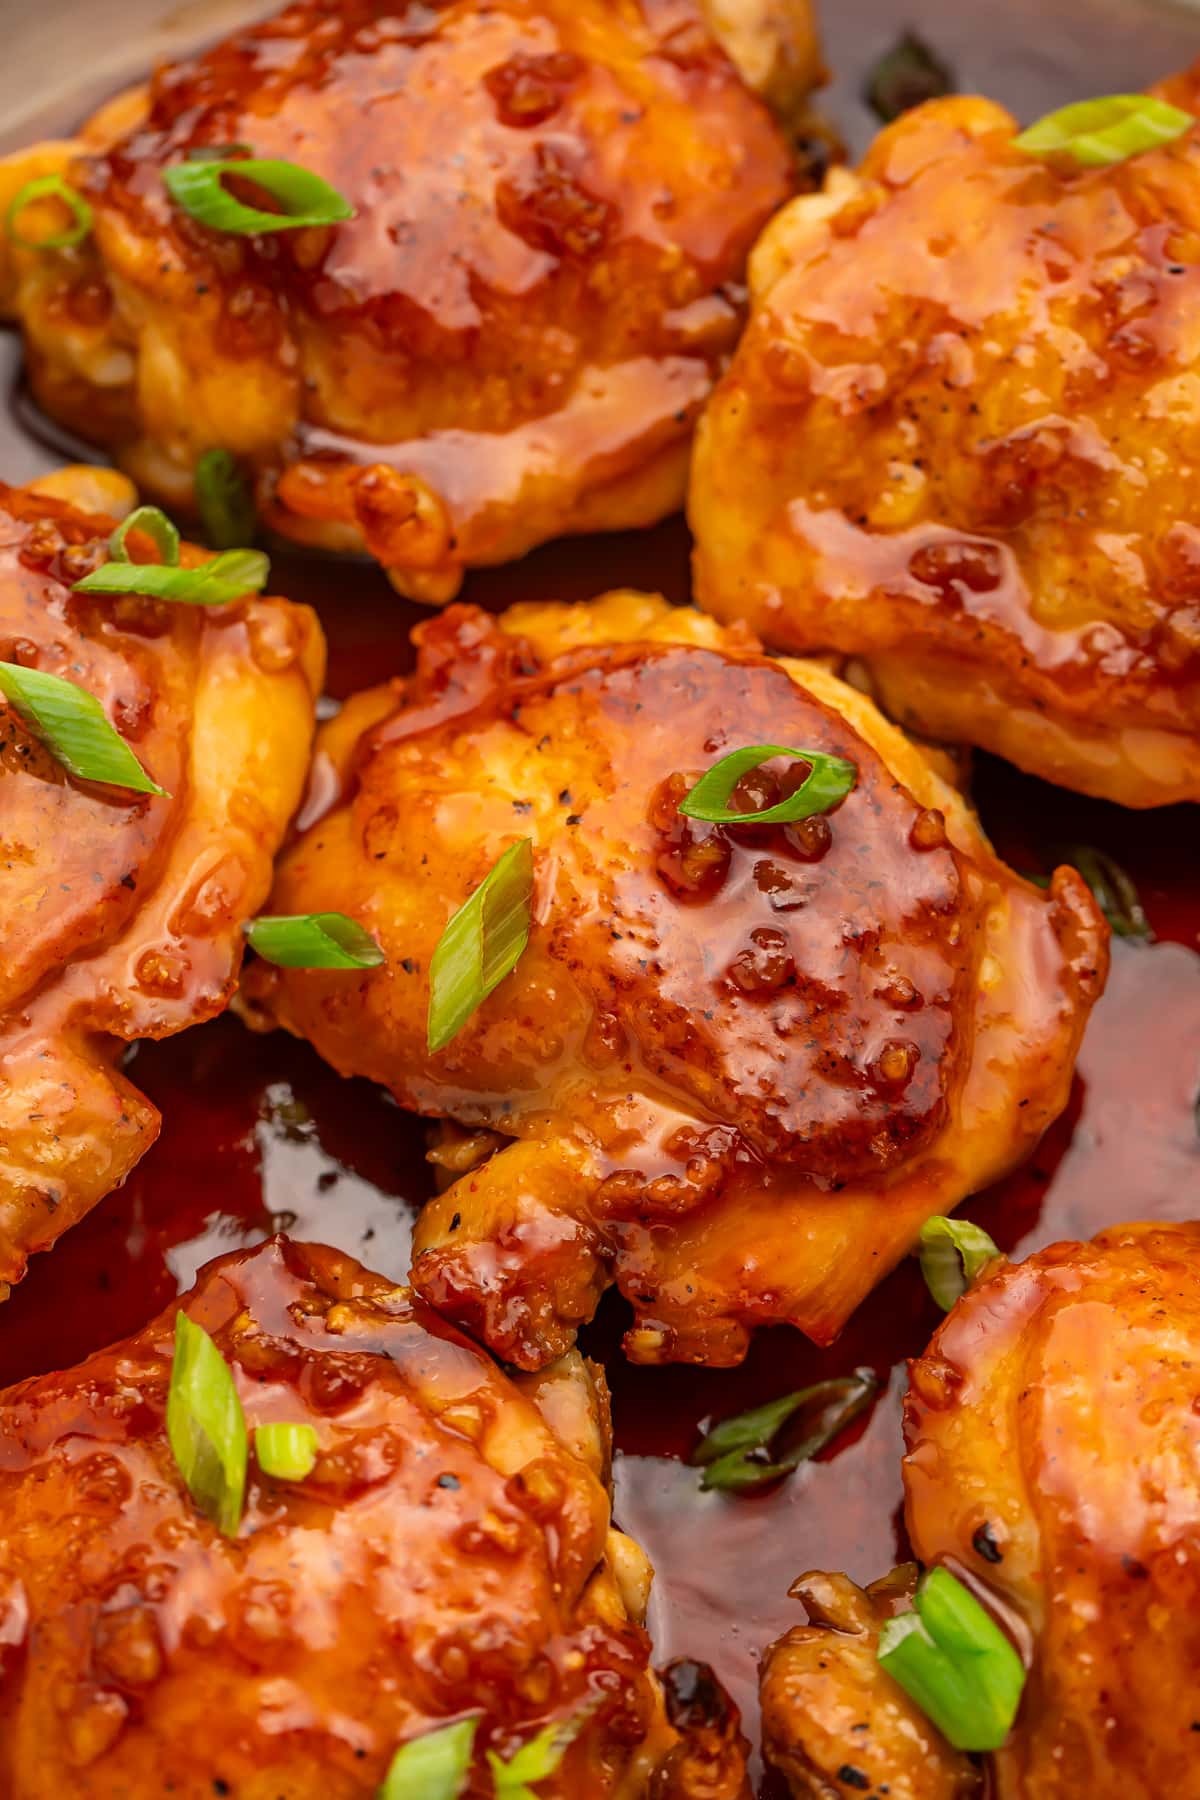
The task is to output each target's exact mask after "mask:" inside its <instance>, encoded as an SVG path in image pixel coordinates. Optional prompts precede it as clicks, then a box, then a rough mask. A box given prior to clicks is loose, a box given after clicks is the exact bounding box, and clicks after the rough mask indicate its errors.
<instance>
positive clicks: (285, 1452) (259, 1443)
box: [254, 1424, 317, 1481]
mask: <svg viewBox="0 0 1200 1800" xmlns="http://www.w3.org/2000/svg"><path fill="white" fill-rule="evenodd" d="M254 1454H255V1457H256V1458H257V1460H258V1466H259V1468H260V1469H261V1470H262V1472H263V1474H264V1475H272V1476H274V1478H275V1479H276V1480H277V1481H303V1480H304V1479H305V1477H306V1476H309V1475H311V1474H312V1472H313V1470H314V1469H315V1468H316V1466H317V1434H316V1432H315V1431H314V1430H313V1428H312V1426H311V1425H282V1424H272V1425H257V1426H255V1429H254Z"/></svg>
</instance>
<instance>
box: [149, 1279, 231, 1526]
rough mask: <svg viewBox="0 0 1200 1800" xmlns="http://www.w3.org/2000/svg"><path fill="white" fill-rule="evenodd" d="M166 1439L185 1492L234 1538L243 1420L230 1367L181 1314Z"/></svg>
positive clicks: (199, 1328)
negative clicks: (185, 1485) (185, 1484)
mask: <svg viewBox="0 0 1200 1800" xmlns="http://www.w3.org/2000/svg"><path fill="white" fill-rule="evenodd" d="M167 1438H168V1440H169V1442H170V1445H171V1454H172V1455H173V1456H174V1458H175V1462H176V1465H177V1467H178V1469H179V1473H180V1474H181V1475H182V1476H183V1479H184V1480H185V1481H186V1483H187V1486H188V1491H189V1493H190V1494H191V1496H192V1499H193V1500H194V1501H195V1502H196V1505H197V1506H198V1507H199V1508H200V1510H201V1512H203V1513H206V1514H207V1516H208V1517H209V1518H210V1519H212V1520H213V1522H214V1524H215V1525H216V1527H217V1529H218V1531H220V1532H222V1533H223V1534H224V1535H225V1536H226V1537H236V1536H237V1529H238V1526H239V1524H240V1523H241V1518H242V1505H243V1502H244V1500H245V1495H246V1463H247V1459H248V1456H249V1445H248V1442H247V1436H246V1417H245V1414H244V1413H243V1411H242V1403H241V1401H240V1400H239V1399H238V1391H237V1388H236V1387H235V1385H234V1380H233V1374H232V1372H231V1370H230V1368H229V1364H228V1363H227V1362H226V1361H225V1358H224V1357H223V1356H222V1355H221V1352H220V1351H219V1350H218V1349H217V1346H216V1345H215V1344H214V1343H213V1341H212V1339H211V1338H210V1337H209V1335H208V1333H207V1331H205V1330H204V1328H203V1327H202V1326H200V1325H197V1324H195V1323H194V1322H193V1321H192V1320H191V1319H189V1318H188V1316H187V1314H186V1313H184V1312H179V1313H176V1315H175V1360H174V1362H173V1363H172V1366H171V1386H170V1388H169V1390H168V1393H167Z"/></svg>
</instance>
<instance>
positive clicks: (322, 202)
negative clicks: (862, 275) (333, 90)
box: [163, 156, 354, 237]
mask: <svg viewBox="0 0 1200 1800" xmlns="http://www.w3.org/2000/svg"><path fill="white" fill-rule="evenodd" d="M227 175H236V176H240V177H242V178H244V179H245V180H246V181H250V182H253V184H254V186H255V187H258V188H262V189H263V190H264V191H265V192H266V193H268V194H270V195H271V196H272V198H273V199H275V200H278V201H279V204H280V206H281V207H282V208H283V210H282V212H277V213H273V212H263V211H262V210H261V209H260V208H259V207H255V206H246V205H244V204H243V202H242V201H240V200H237V199H235V198H234V196H233V195H232V194H231V193H230V192H229V191H228V189H227V188H226V187H225V186H224V179H225V177H226V176H227ZM163 180H164V182H165V183H166V186H167V192H168V193H169V194H170V196H171V198H172V200H173V201H174V202H175V204H176V206H179V207H182V209H183V211H184V212H186V213H189V214H190V215H191V217H192V218H193V219H195V220H196V221H197V222H198V223H199V224H201V225H207V226H208V227H209V229H210V230H212V231H224V232H232V233H234V234H235V235H237V236H239V237H256V236H258V235H260V234H261V233H263V232H268V231H300V230H302V229H303V228H304V227H305V226H309V225H336V224H338V223H339V222H340V221H341V220H343V219H352V218H353V217H354V208H353V207H352V206H351V205H350V204H349V202H348V201H347V200H344V199H343V198H342V196H341V194H339V193H338V191H337V189H336V188H334V187H331V186H330V185H329V183H328V182H327V181H323V180H322V179H321V177H320V176H319V175H314V174H313V173H312V171H311V169H302V168H301V167H300V166H299V165H298V164H297V163H292V162H285V161H283V160H282V159H281V158H278V157H257V156H248V157H206V158H202V159H192V160H189V161H186V162H179V163H172V164H171V165H170V167H169V168H166V169H164V170H163Z"/></svg>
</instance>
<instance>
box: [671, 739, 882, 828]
mask: <svg viewBox="0 0 1200 1800" xmlns="http://www.w3.org/2000/svg"><path fill="white" fill-rule="evenodd" d="M773 756H791V757H795V758H796V759H797V760H798V761H800V762H806V763H811V764H812V771H811V773H810V774H809V775H808V777H807V779H806V780H805V781H804V782H802V783H801V785H800V786H799V787H798V788H797V789H796V791H795V793H794V794H789V795H788V797H787V799H786V800H781V801H780V802H779V804H778V805H777V806H764V807H763V809H762V811H761V812H730V810H729V808H728V807H727V805H726V801H727V800H728V799H729V796H730V794H732V792H733V790H734V788H735V787H736V786H737V784H738V782H739V781H740V780H741V779H742V776H743V775H746V774H748V773H749V772H750V770H751V769H757V768H758V766H759V764H760V763H765V762H770V760H771V758H772V757H773ZM857 777H858V769H857V768H856V766H855V765H854V763H852V762H847V761H846V760H845V759H844V758H843V757H840V756H826V755H825V754H824V752H823V751H821V750H789V749H787V748H786V746H785V745H783V744H749V745H747V747H746V748H745V749H744V750H731V751H730V752H729V755H728V756H723V757H722V758H721V760H720V762H717V763H714V764H713V766H712V768H711V769H710V770H709V771H708V773H707V775H702V776H701V777H700V779H699V781H698V782H697V783H696V785H695V787H694V788H692V790H691V791H690V793H688V794H686V795H685V796H684V798H683V799H682V800H681V801H680V802H679V810H680V812H681V813H686V814H687V816H688V818H689V819H706V820H707V821H708V822H709V823H710V824H715V825H788V824H792V823H794V821H795V820H797V819H811V818H812V816H813V814H814V813H824V812H828V811H829V810H830V808H831V807H834V806H836V805H837V804H838V802H839V801H841V800H844V799H845V798H846V795H847V794H848V793H849V792H850V789H851V788H852V787H853V786H854V783H855V781H856V779H857Z"/></svg>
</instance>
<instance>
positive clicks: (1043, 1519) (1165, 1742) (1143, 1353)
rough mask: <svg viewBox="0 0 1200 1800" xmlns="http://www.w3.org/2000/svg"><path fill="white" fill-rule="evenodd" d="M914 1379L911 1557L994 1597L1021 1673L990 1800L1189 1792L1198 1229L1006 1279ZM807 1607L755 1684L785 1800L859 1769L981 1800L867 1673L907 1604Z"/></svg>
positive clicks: (931, 1798) (950, 1322)
mask: <svg viewBox="0 0 1200 1800" xmlns="http://www.w3.org/2000/svg"><path fill="white" fill-rule="evenodd" d="M910 1377H911V1386H910V1392H909V1396H908V1400H907V1404H906V1409H905V1436H906V1439H907V1442H908V1455H907V1457H906V1458H905V1463H904V1484H905V1493H906V1515H907V1521H908V1528H909V1534H910V1537H911V1540H912V1545H913V1549H914V1551H915V1553H916V1554H917V1555H918V1556H919V1557H920V1558H921V1560H922V1561H923V1562H924V1563H926V1564H927V1565H933V1564H944V1565H946V1566H948V1567H949V1568H951V1569H952V1570H954V1571H956V1572H957V1573H958V1574H959V1576H960V1578H962V1579H964V1580H966V1581H967V1582H969V1584H970V1585H971V1587H972V1588H973V1590H974V1591H975V1592H976V1593H977V1594H980V1595H982V1596H985V1597H990V1599H991V1602H992V1603H993V1605H994V1607H995V1609H996V1611H997V1613H998V1616H999V1617H1000V1618H1001V1619H1002V1620H1004V1621H1007V1622H1008V1623H1009V1625H1010V1627H1011V1629H1012V1631H1013V1633H1014V1635H1015V1637H1016V1641H1017V1645H1018V1648H1019V1649H1020V1650H1021V1651H1022V1652H1023V1653H1024V1655H1025V1658H1026V1661H1027V1664H1028V1676H1027V1679H1026V1683H1025V1689H1024V1694H1023V1697H1022V1701H1021V1707H1020V1711H1019V1713H1018V1715H1017V1720H1016V1724H1015V1726H1014V1727H1013V1729H1012V1731H1011V1733H1010V1734H1009V1736H1008V1739H1007V1742H1006V1743H1005V1745H1004V1747H1003V1748H1002V1749H1001V1750H999V1751H998V1752H996V1753H995V1755H994V1756H993V1759H992V1760H993V1768H992V1771H991V1781H992V1785H991V1787H990V1788H989V1789H988V1792H989V1793H991V1794H994V1795H995V1796H996V1800H1067V1796H1068V1795H1078V1794H1087V1795H1090V1796H1093V1800H1166V1796H1168V1795H1171V1796H1174V1795H1178V1796H1181V1797H1184V1796H1191V1795H1194V1794H1196V1793H1197V1792H1198V1791H1200V1787H1198V1783H1197V1774H1196V1733H1197V1730H1198V1729H1200V1726H1198V1723H1197V1716H1198V1715H1197V1706H1196V1670H1197V1668H1198V1667H1200V1226H1196V1225H1182V1226H1165V1225H1162V1226H1160V1225H1130V1226H1119V1227H1116V1228H1114V1229H1113V1230H1110V1231H1105V1232H1102V1233H1101V1234H1100V1235H1099V1236H1098V1237H1097V1238H1096V1239H1095V1241H1094V1242H1092V1243H1087V1244H1069V1243H1068V1244H1055V1245H1053V1246H1052V1247H1051V1248H1050V1249H1048V1250H1043V1251H1041V1252H1039V1253H1038V1254H1037V1255H1036V1256H1031V1257H1030V1258H1029V1260H1028V1261H1027V1262H1024V1263H1021V1264H1015V1265H1007V1264H1003V1263H1000V1264H996V1263H993V1264H992V1265H991V1266H990V1268H989V1269H988V1270H987V1271H985V1273H984V1275H983V1277H982V1279H980V1280H979V1281H977V1282H976V1284H975V1286H974V1287H973V1288H972V1289H971V1291H970V1292H969V1293H968V1294H967V1295H966V1296H965V1297H964V1298H963V1299H962V1300H960V1301H959V1303H958V1305H957V1306H956V1307H955V1308H954V1310H953V1312H951V1314H950V1315H949V1317H948V1318H947V1320H946V1322H945V1324H944V1325H942V1327H941V1328H940V1330H939V1331H938V1332H937V1334H936V1336H935V1337H934V1339H933V1341H932V1343H931V1344H930V1346H929V1349H928V1350H927V1351H926V1353H925V1355H924V1356H922V1357H919V1358H917V1360H916V1361H915V1362H914V1363H913V1364H912V1366H911V1371H910ZM798 1591H799V1593H800V1597H801V1598H803V1599H804V1601H805V1603H806V1605H807V1606H808V1608H809V1613H810V1621H811V1622H810V1624H809V1626H807V1627H799V1628H797V1629H796V1630H795V1631H793V1632H789V1633H788V1635H787V1636H786V1637H785V1638H783V1639H782V1640H781V1642H780V1643H779V1644H778V1645H776V1646H775V1647H774V1648H773V1649H772V1651H771V1652H770V1653H769V1655H768V1658H767V1661H766V1664H765V1667H764V1677H763V1698H764V1718H765V1722H766V1734H767V1744H768V1753H769V1755H771V1757H772V1758H773V1760H775V1761H776V1762H777V1763H778V1764H779V1766H780V1767H781V1768H783V1769H785V1770H787V1771H788V1772H789V1773H790V1774H791V1775H792V1777H793V1791H794V1792H795V1793H796V1794H798V1795H802V1796H805V1800H809V1797H810V1796H814V1795H818V1796H824V1795H826V1794H827V1793H830V1792H838V1793H840V1792H842V1791H843V1789H842V1788H838V1787H835V1786H833V1785H829V1786H822V1785H821V1779H825V1778H829V1780H830V1782H831V1783H832V1771H833V1770H834V1769H836V1768H837V1767H838V1766H839V1765H840V1764H842V1763H847V1764H850V1765H851V1766H853V1767H856V1768H859V1769H860V1770H861V1771H862V1773H863V1775H864V1776H865V1777H866V1787H867V1791H870V1792H876V1791H882V1789H880V1788H879V1787H878V1786H877V1784H878V1783H880V1782H884V1781H886V1782H888V1783H889V1784H890V1791H891V1793H892V1794H893V1795H894V1796H896V1800H909V1797H910V1796H912V1800H918V1797H919V1800H958V1797H959V1796H960V1795H962V1796H966V1795H968V1794H971V1793H973V1792H975V1791H976V1788H977V1786H978V1791H979V1792H981V1793H982V1791H983V1790H982V1785H981V1781H980V1773H979V1771H977V1770H973V1769H972V1766H971V1764H970V1762H969V1761H968V1759H966V1758H964V1757H962V1756H961V1755H959V1754H958V1753H957V1752H954V1751H951V1750H950V1749H949V1747H948V1746H946V1745H945V1744H944V1743H943V1742H942V1741H941V1740H940V1738H939V1737H938V1734H937V1732H936V1731H935V1730H934V1729H933V1727H931V1726H930V1725H929V1723H928V1721H926V1720H924V1719H923V1718H922V1717H921V1715H920V1714H919V1713H917V1712H916V1709H915V1708H913V1707H912V1705H911V1703H910V1702H909V1701H908V1700H907V1698H906V1696H905V1695H904V1694H903V1693H902V1692H901V1690H900V1689H899V1688H898V1687H897V1686H896V1684H895V1683H894V1682H893V1681H892V1679H891V1677H890V1676H889V1675H887V1674H885V1673H884V1672H883V1671H882V1670H881V1669H880V1667H879V1665H878V1663H877V1662H876V1660H875V1657H874V1642H875V1639H876V1637H877V1635H878V1628H879V1624H880V1622H881V1621H882V1619H883V1618H884V1617H886V1616H887V1615H888V1613H889V1612H890V1611H892V1610H894V1608H893V1606H891V1605H889V1604H887V1603H884V1604H883V1605H880V1604H879V1602H878V1601H876V1602H874V1603H873V1602H872V1600H871V1596H870V1595H863V1594H861V1593H860V1592H859V1590H858V1589H856V1588H855V1587H854V1586H853V1584H852V1583H850V1582H848V1581H847V1580H846V1578H845V1577H844V1576H819V1575H808V1576H805V1577H804V1578H803V1580H802V1581H801V1582H800V1583H799V1584H798ZM863 1719H868V1720H869V1721H870V1722H871V1723H870V1729H869V1730H868V1731H866V1732H861V1731H860V1732H852V1731H851V1729H850V1726H851V1722H852V1721H857V1720H863ZM809 1772H811V1776H812V1779H811V1781H810V1782H809V1785H807V1786H806V1785H805V1782H806V1779H808V1774H809ZM856 1785H859V1786H862V1785H863V1784H862V1783H858V1784H856Z"/></svg>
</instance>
